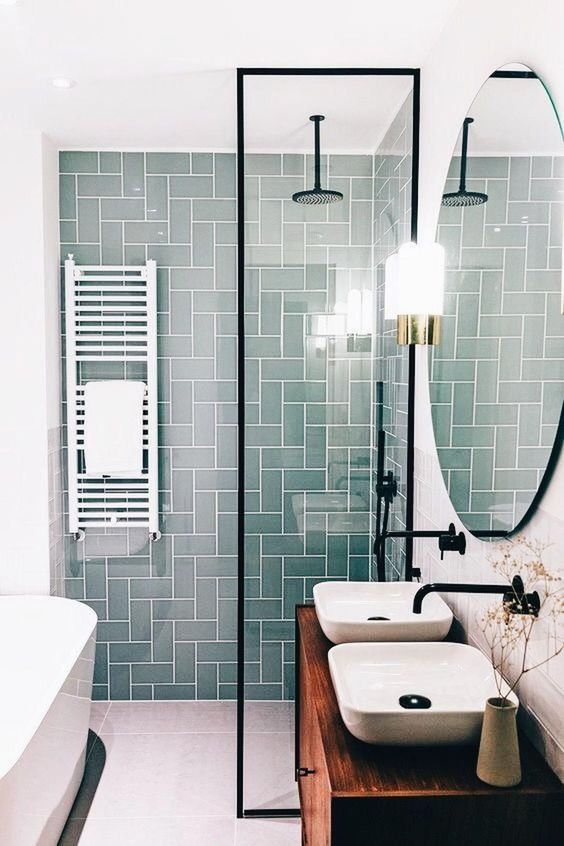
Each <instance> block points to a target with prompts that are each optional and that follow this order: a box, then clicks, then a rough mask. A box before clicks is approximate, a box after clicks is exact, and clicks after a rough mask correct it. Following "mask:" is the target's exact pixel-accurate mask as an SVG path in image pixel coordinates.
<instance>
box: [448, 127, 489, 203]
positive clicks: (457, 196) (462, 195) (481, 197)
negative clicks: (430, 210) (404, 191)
mask: <svg viewBox="0 0 564 846" xmlns="http://www.w3.org/2000/svg"><path fill="white" fill-rule="evenodd" d="M473 122H474V118H471V117H467V118H465V119H464V124H463V126H462V154H461V156H460V185H459V186H458V191H453V192H452V193H451V194H443V199H442V200H441V205H442V206H449V207H457V208H466V207H468V206H481V205H482V203H487V201H488V195H487V194H482V193H481V192H480V191H467V190H466V165H467V163H468V127H469V125H470V124H471V123H473Z"/></svg>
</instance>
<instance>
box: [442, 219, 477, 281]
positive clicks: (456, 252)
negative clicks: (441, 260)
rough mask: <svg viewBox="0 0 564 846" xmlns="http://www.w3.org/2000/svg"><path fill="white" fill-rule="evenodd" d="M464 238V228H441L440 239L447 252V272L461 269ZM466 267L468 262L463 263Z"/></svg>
mask: <svg viewBox="0 0 564 846" xmlns="http://www.w3.org/2000/svg"><path fill="white" fill-rule="evenodd" d="M461 237H462V228H461V227H460V226H441V227H440V229H439V236H438V239H439V241H440V243H441V246H442V247H443V248H444V251H445V266H446V268H447V271H448V270H449V269H450V268H458V267H460V264H461V262H460V242H461ZM462 265H463V266H464V267H468V266H470V265H468V262H466V261H464V262H462Z"/></svg>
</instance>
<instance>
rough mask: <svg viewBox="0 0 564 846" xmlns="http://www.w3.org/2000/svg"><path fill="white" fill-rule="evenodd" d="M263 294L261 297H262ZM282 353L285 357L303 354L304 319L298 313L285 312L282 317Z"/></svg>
mask: <svg viewBox="0 0 564 846" xmlns="http://www.w3.org/2000/svg"><path fill="white" fill-rule="evenodd" d="M264 296H265V295H263V299H264ZM282 341H283V354H284V356H286V357H287V358H295V357H297V358H303V356H304V319H303V317H302V315H300V314H285V315H284V318H283V335H282Z"/></svg>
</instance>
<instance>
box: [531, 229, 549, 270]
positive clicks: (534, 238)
mask: <svg viewBox="0 0 564 846" xmlns="http://www.w3.org/2000/svg"><path fill="white" fill-rule="evenodd" d="M548 235H549V230H548V226H542V225H540V224H539V225H533V226H528V227H527V268H528V269H531V270H542V269H543V268H545V267H547V266H548Z"/></svg>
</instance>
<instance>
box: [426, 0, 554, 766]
mask: <svg viewBox="0 0 564 846" xmlns="http://www.w3.org/2000/svg"><path fill="white" fill-rule="evenodd" d="M563 32H564V5H563V4H561V3H554V2H553V0H537V2H536V3H534V4H531V2H530V0H496V2H495V3H492V2H491V0H473V2H472V3H468V2H461V3H459V5H458V7H457V9H456V11H455V13H454V14H453V16H452V17H451V19H450V21H449V22H448V23H447V25H446V27H445V28H444V29H443V31H442V33H441V35H440V37H439V38H438V40H437V43H436V44H435V46H434V48H433V50H432V52H431V53H430V54H429V56H428V58H427V60H426V61H425V62H424V63H423V66H422V92H421V170H420V201H419V202H420V216H419V222H420V230H419V231H420V237H421V238H422V239H431V240H432V239H434V235H435V229H436V224H437V219H438V213H439V208H440V201H441V194H442V191H443V186H444V182H445V178H446V174H447V170H448V165H449V162H450V158H451V154H452V150H453V148H454V145H455V142H456V138H457V136H458V133H459V130H460V126H461V124H462V121H463V119H464V117H465V115H466V114H467V112H468V110H469V107H470V105H471V103H472V101H473V99H474V97H475V96H476V94H477V92H478V90H479V88H480V86H481V85H482V84H483V83H484V82H485V80H486V79H487V78H488V76H489V74H490V73H492V71H494V70H496V69H497V68H499V67H501V66H503V65H505V64H508V63H510V62H522V63H524V64H525V65H528V66H529V67H530V68H532V69H533V70H534V71H536V72H537V73H538V74H539V76H541V78H542V79H543V80H544V81H545V84H546V85H547V86H548V88H549V89H550V91H551V94H552V97H553V99H554V102H555V104H556V106H557V108H559V112H560V115H562V114H563V108H564V63H563V61H562V33H563ZM426 358H427V351H426V350H425V349H424V348H421V349H419V350H418V384H417V405H416V408H417V412H416V477H417V479H416V521H417V522H416V525H417V527H418V528H426V527H436V528H443V527H445V526H447V525H448V523H449V522H451V521H453V522H454V523H455V524H456V525H457V526H458V527H459V528H463V526H461V525H460V522H459V521H458V520H457V518H456V514H455V512H454V510H453V508H452V506H451V504H450V500H449V498H448V495H447V492H446V489H445V486H444V483H443V479H442V475H441V471H440V467H439V463H438V459H437V453H436V449H435V443H434V437H433V430H432V421H431V413H430V404H429V392H428V384H427V361H426ZM563 500H564V456H563V457H562V459H561V461H560V463H559V465H558V467H557V469H556V472H555V474H554V477H553V480H552V484H551V487H550V488H549V490H548V492H547V494H546V496H545V498H544V500H543V502H542V503H541V507H540V509H539V510H538V512H537V514H536V515H535V517H534V518H533V520H532V521H531V523H530V524H529V526H528V527H527V530H526V534H527V535H528V536H530V537H534V538H539V539H544V540H547V541H548V542H551V543H552V544H553V547H552V548H551V550H550V556H549V560H550V563H551V564H552V566H562V562H564V507H563V505H562V502H563ZM467 539H468V550H467V553H466V555H465V556H464V557H460V556H458V555H447V556H446V557H445V560H444V562H442V563H441V562H440V560H439V557H438V555H437V550H436V541H418V543H417V546H416V555H417V556H418V557H419V560H420V562H421V565H422V567H423V575H424V578H425V580H435V581H438V580H441V581H470V582H476V581H491V580H492V571H491V567H490V565H489V564H488V561H487V557H486V556H487V555H488V552H489V551H490V548H491V547H490V544H489V543H485V542H482V541H479V540H477V539H476V538H473V537H471V536H468V534H467ZM445 598H447V601H449V602H451V603H452V605H453V608H454V610H455V613H456V615H457V617H458V618H459V620H460V621H461V622H462V624H463V626H464V628H465V631H466V633H467V635H468V638H469V640H470V641H471V642H475V643H478V645H479V643H480V632H479V629H478V626H477V622H476V612H477V610H478V608H479V607H480V600H478V599H477V598H475V597H469V596H462V595H460V596H459V597H457V598H454V597H453V596H452V595H450V596H449V595H445ZM519 696H520V699H521V702H522V704H523V705H524V706H525V707H524V709H522V711H523V719H524V722H525V723H526V724H527V726H528V728H529V729H530V732H531V735H532V736H533V738H534V739H535V742H536V743H537V745H538V746H539V747H540V748H541V749H542V751H543V752H544V754H545V755H546V757H547V759H548V761H549V762H550V764H551V765H552V767H553V768H554V769H555V770H556V771H557V773H558V774H559V775H560V777H561V778H563V779H564V723H563V721H562V711H563V708H564V656H562V657H561V658H559V659H557V660H556V661H554V662H552V664H550V665H548V668H547V669H546V670H537V671H535V672H534V673H531V674H530V675H529V676H528V677H526V679H525V680H524V683H523V684H522V685H521V686H520V689H519Z"/></svg>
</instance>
